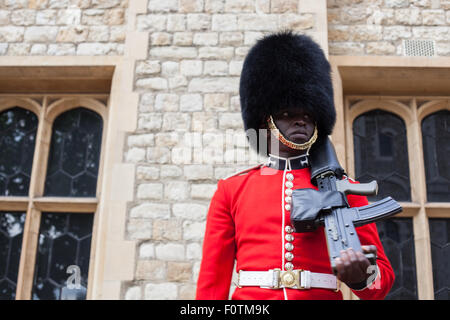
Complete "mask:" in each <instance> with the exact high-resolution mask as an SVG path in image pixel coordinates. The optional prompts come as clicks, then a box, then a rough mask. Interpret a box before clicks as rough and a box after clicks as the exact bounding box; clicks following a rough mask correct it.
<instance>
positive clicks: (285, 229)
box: [284, 226, 294, 233]
mask: <svg viewBox="0 0 450 320" xmlns="http://www.w3.org/2000/svg"><path fill="white" fill-rule="evenodd" d="M284 231H286V232H287V233H292V232H294V228H292V227H291V226H286V227H284Z"/></svg>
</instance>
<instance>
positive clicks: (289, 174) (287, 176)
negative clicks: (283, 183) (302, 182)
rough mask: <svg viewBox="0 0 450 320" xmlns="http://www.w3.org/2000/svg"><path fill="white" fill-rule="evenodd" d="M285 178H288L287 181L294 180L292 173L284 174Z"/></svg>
mask: <svg viewBox="0 0 450 320" xmlns="http://www.w3.org/2000/svg"><path fill="white" fill-rule="evenodd" d="M286 179H288V180H289V181H292V180H294V175H293V174H292V173H288V174H286Z"/></svg>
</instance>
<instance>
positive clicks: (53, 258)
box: [33, 212, 93, 300]
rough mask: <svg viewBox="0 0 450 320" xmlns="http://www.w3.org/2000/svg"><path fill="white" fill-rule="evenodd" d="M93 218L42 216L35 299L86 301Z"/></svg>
mask: <svg viewBox="0 0 450 320" xmlns="http://www.w3.org/2000/svg"><path fill="white" fill-rule="evenodd" d="M92 223H93V215H92V214H85V213H45V212H44V213H42V218H41V227H40V231H39V246H38V253H37V259H36V269H35V278H34V285H33V299H35V300H37V299H39V300H42V299H43V300H82V299H85V298H86V290H87V278H88V271H89V255H90V248H91V238H92Z"/></svg>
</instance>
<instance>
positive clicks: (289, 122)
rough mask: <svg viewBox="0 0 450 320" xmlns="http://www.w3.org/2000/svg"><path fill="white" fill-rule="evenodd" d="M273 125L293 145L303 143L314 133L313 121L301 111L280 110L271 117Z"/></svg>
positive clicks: (310, 116)
mask: <svg viewBox="0 0 450 320" xmlns="http://www.w3.org/2000/svg"><path fill="white" fill-rule="evenodd" d="M272 118H273V121H274V122H275V125H276V126H277V127H278V129H279V130H280V132H281V133H282V134H283V135H284V137H285V138H286V139H288V140H290V141H292V142H295V143H305V142H306V141H308V140H309V139H310V138H311V137H312V135H313V133H314V123H315V121H314V119H313V117H312V115H311V114H309V113H308V112H305V111H303V110H299V111H293V110H281V111H279V112H277V113H276V114H273V115H272Z"/></svg>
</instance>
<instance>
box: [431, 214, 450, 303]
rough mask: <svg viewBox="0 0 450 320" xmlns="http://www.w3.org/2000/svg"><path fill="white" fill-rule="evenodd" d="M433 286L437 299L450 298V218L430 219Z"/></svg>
mask: <svg viewBox="0 0 450 320" xmlns="http://www.w3.org/2000/svg"><path fill="white" fill-rule="evenodd" d="M429 225H430V239H431V256H432V263H433V287H434V298H435V299H436V300H450V219H436V218H434V219H430V220H429Z"/></svg>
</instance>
